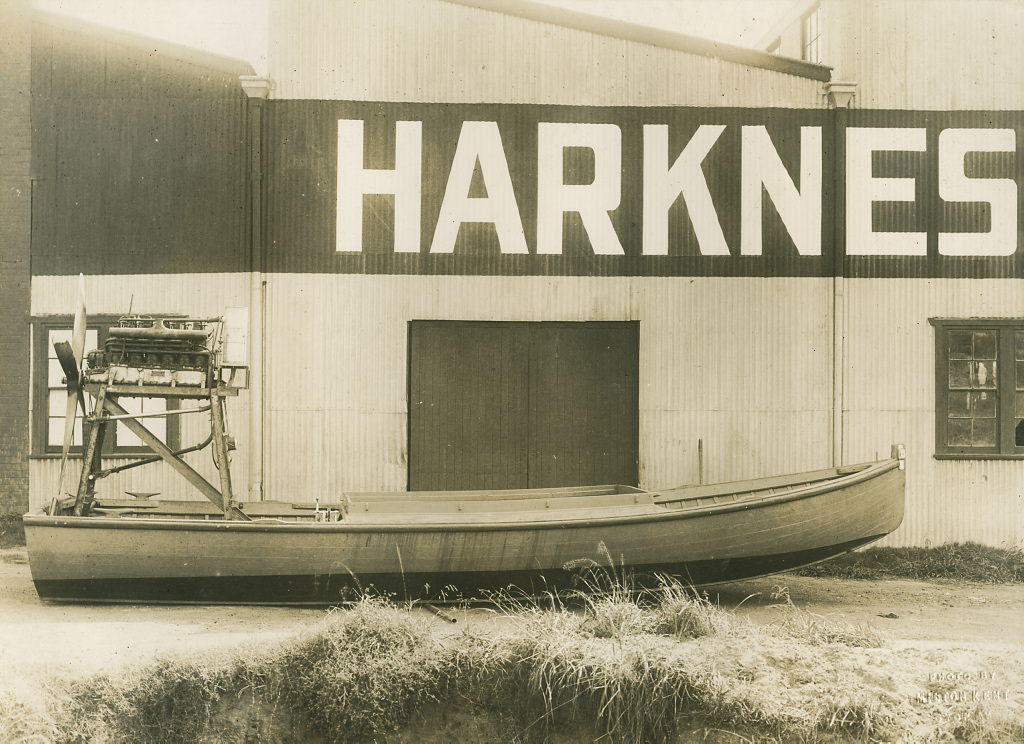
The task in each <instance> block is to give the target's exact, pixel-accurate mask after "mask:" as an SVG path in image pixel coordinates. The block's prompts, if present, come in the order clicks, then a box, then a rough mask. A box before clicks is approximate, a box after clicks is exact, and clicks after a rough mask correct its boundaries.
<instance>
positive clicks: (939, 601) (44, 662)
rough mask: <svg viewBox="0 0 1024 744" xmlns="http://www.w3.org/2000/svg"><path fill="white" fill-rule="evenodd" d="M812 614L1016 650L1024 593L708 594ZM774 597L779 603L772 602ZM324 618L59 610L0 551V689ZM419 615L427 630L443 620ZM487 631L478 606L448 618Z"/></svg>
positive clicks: (838, 584) (790, 580)
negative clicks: (8, 681) (21, 679)
mask: <svg viewBox="0 0 1024 744" xmlns="http://www.w3.org/2000/svg"><path fill="white" fill-rule="evenodd" d="M778 587H784V588H785V589H788V593H789V597H790V599H791V600H792V602H793V603H794V604H795V605H796V606H798V607H800V608H802V609H806V610H809V611H810V612H813V613H816V614H818V615H822V616H824V617H829V618H833V619H840V620H845V621H847V622H851V623H854V624H865V625H869V626H871V627H873V628H875V629H877V630H879V631H881V632H882V634H883V636H884V637H885V638H887V639H888V641H889V643H890V645H892V646H894V647H901V646H915V647H921V648H929V647H937V646H938V647H947V648H964V649H977V650H985V651H995V652H1000V651H1005V652H1006V653H1014V654H1018V653H1021V652H1022V651H1024V586H1019V585H996V586H990V585H985V584H970V583H926V582H920V581H902V580H896V581H854V580H840V579H818V578H807V577H800V576H791V575H779V576H772V577H766V578H761V579H752V580H748V581H743V582H736V583H734V584H725V585H721V586H717V587H709V588H708V593H709V595H710V597H711V599H712V600H717V601H718V602H719V603H720V604H721V606H722V607H724V608H727V609H733V608H738V609H737V610H736V611H737V612H738V613H739V614H741V615H746V616H748V617H750V618H751V619H752V620H754V621H755V622H769V621H771V620H773V619H775V618H776V617H777V616H778V613H779V608H778V606H777V604H778V602H779V599H778V593H777V588H778ZM773 593H775V594H776V597H775V598H773V597H772V595H773ZM323 612H324V611H323V610H318V609H291V608H279V607H234V606H232V607H227V606H157V605H101V604H96V605H60V604H44V603H43V602H41V601H40V600H39V598H38V597H37V596H36V593H35V589H34V588H33V586H32V581H31V577H30V574H29V567H28V561H27V557H26V553H25V549H24V548H6V549H0V682H3V681H4V677H5V676H7V675H14V674H21V673H23V672H32V673H40V672H42V673H48V672H64V673H71V674H85V673H89V672H93V671H98V670H107V669H111V668H116V667H117V666H118V665H121V664H130V663H138V662H143V661H146V660H148V659H150V658H152V657H154V656H156V655H159V654H162V653H167V652H182V651H185V652H187V651H189V650H196V649H203V648H211V647H217V646H227V645H232V644H237V643H242V642H246V641H254V640H262V639H273V638H280V637H285V636H288V635H290V634H293V633H295V632H298V631H300V630H302V629H303V628H305V627H308V626H309V625H311V624H313V623H314V622H315V621H316V620H317V619H318V618H320V617H322V616H323ZM419 612H422V614H423V617H424V621H425V622H443V621H441V620H439V619H438V618H437V617H435V616H434V615H433V614H431V613H429V612H428V611H427V610H419ZM451 614H452V615H453V616H455V617H456V618H457V619H458V622H457V623H456V624H454V625H452V626H451V628H452V630H456V629H458V628H462V627H465V626H466V625H467V624H468V623H492V622H495V615H494V613H493V612H490V611H488V610H486V609H469V610H452V611H451Z"/></svg>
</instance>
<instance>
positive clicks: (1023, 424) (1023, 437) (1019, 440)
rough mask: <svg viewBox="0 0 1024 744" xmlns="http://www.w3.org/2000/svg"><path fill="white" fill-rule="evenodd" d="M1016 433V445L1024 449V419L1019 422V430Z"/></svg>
mask: <svg viewBox="0 0 1024 744" xmlns="http://www.w3.org/2000/svg"><path fill="white" fill-rule="evenodd" d="M1014 431H1015V432H1016V435H1015V436H1014V444H1015V445H1016V446H1018V447H1024V419H1021V420H1019V421H1017V428H1016V429H1014Z"/></svg>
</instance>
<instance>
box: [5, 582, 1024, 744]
mask: <svg viewBox="0 0 1024 744" xmlns="http://www.w3.org/2000/svg"><path fill="white" fill-rule="evenodd" d="M616 581H618V582H619V584H618V586H611V587H606V589H608V590H609V591H606V592H604V593H603V594H599V595H574V596H567V597H556V596H553V595H552V596H549V597H547V598H546V599H545V601H544V602H543V603H542V605H543V608H542V606H541V605H538V604H536V603H534V604H529V603H527V602H526V601H525V600H521V599H520V600H514V601H513V600H512V599H510V598H505V602H506V604H505V606H499V608H498V609H497V610H496V612H498V613H502V614H504V615H506V617H504V618H503V622H502V623H501V629H500V630H489V631H488V630H486V627H487V626H478V627H477V628H476V629H475V630H474V629H472V628H471V629H470V630H468V631H463V632H462V633H461V634H457V635H452V634H451V630H450V626H449V625H448V624H447V623H443V622H442V621H440V620H438V619H437V618H435V617H433V616H431V615H428V614H426V613H414V612H409V611H408V610H407V609H399V608H397V607H395V606H392V605H389V604H387V603H386V602H383V601H381V600H365V601H363V602H361V603H359V604H357V605H355V606H354V607H353V608H351V609H349V610H345V611H335V612H332V613H329V614H328V616H327V617H326V618H325V619H324V621H323V622H322V623H320V624H319V625H318V626H317V627H315V628H312V629H311V630H310V631H309V632H307V633H305V634H304V635H302V636H301V637H298V638H295V639H292V640H290V641H288V642H285V643H283V644H280V645H279V646H278V647H276V648H273V649H253V648H248V649H234V650H231V651H227V652H223V653H218V654H210V653H207V654H203V655H198V656H191V657H188V658H173V659H170V658H169V659H164V660H162V661H159V662H156V663H153V664H150V665H148V666H145V667H142V668H138V669H135V670H132V671H131V672H130V673H126V672H125V671H119V672H118V673H117V675H116V676H109V675H96V676H92V677H89V678H86V679H80V680H63V681H60V680H58V681H49V682H29V681H24V680H23V681H21V682H19V687H17V688H9V689H6V690H3V691H0V731H4V732H6V734H5V736H6V739H5V740H7V741H22V742H29V741H39V742H41V741H65V742H85V741H88V742H94V741H95V742H105V741H107V742H115V741H116V742H202V741H210V742H213V741H217V742H229V741H239V742H241V741H253V742H256V741H316V740H321V741H353V742H356V741H417V740H419V739H420V737H421V736H423V735H424V732H423V731H421V730H418V729H416V728H415V721H416V720H418V719H417V716H419V715H421V714H422V713H423V712H424V711H428V712H429V711H431V710H436V709H437V708H438V707H439V706H440V707H444V708H447V709H460V710H469V711H472V712H473V715H474V716H476V720H481V721H489V722H490V724H489V725H491V729H489V730H490V731H495V730H499V731H501V732H502V735H501V737H500V738H501V739H502V740H505V741H510V742H515V741H518V742H543V741H552V740H558V741H561V742H576V741H591V740H593V739H594V738H597V737H602V738H601V741H605V742H608V743H609V744H612V743H613V742H637V743H639V742H643V743H645V744H646V743H651V744H654V743H657V742H670V741H678V740H680V738H685V739H690V738H693V737H694V736H698V735H702V734H700V732H704V733H708V732H710V734H711V736H712V738H715V737H718V740H733V741H735V740H743V739H745V740H748V741H754V740H756V741H954V740H955V741H971V742H973V741H977V742H981V741H986V742H989V741H994V742H1000V741H1006V742H1010V741H1020V740H1021V739H1022V738H1024V727H1022V724H1021V722H1022V721H1024V706H1022V701H1021V700H1020V699H1019V697H1017V693H1016V692H1014V693H1013V694H1012V695H1011V694H1005V691H1006V690H1010V689H1012V690H1019V689H1020V684H1021V681H1022V680H1024V656H1022V655H1015V656H1014V655H1010V656H1008V657H1005V656H1004V657H1000V658H996V657H995V655H994V654H990V655H987V656H986V655H985V654H982V653H979V652H967V651H962V650H961V651H954V650H944V651H943V650H929V651H922V650H917V649H900V650H893V649H889V648H886V647H885V645H884V643H882V641H881V639H880V638H878V636H877V634H873V633H872V632H871V631H870V630H869V629H865V628H855V627H851V626H849V625H846V624H841V623H835V622H834V621H832V620H830V619H828V618H824V617H820V616H816V615H812V614H811V613H808V612H806V611H803V610H800V609H798V608H795V607H793V606H792V603H790V602H787V601H786V593H785V591H784V590H781V589H780V590H779V592H778V593H777V598H778V599H779V601H780V604H779V618H778V620H777V621H776V622H772V623H769V624H767V625H763V626H756V625H754V624H752V623H751V622H749V621H747V620H746V619H743V618H739V617H737V616H735V615H733V614H731V613H728V612H725V611H722V610H721V609H719V608H718V607H715V606H714V605H712V604H711V603H710V602H708V600H707V599H706V598H704V597H700V596H698V595H695V594H694V593H693V592H692V591H690V590H688V589H687V588H686V587H682V586H679V585H678V584H675V583H672V582H670V581H662V583H661V584H660V585H659V586H658V588H657V589H655V590H652V591H649V592H646V593H639V594H638V593H637V592H635V591H633V588H632V586H630V585H629V583H628V582H625V583H624V582H623V578H622V577H619V578H618V579H617V580H616ZM951 669H952V670H959V671H961V672H964V673H965V674H967V675H968V677H967V679H968V681H967V682H965V681H964V680H963V679H961V680H960V681H959V682H951V681H950V680H949V679H948V678H947V677H944V676H943V674H942V672H946V671H949V670H951ZM994 669H998V670H999V672H1000V673H999V675H995V676H993V675H992V674H991V670H994ZM986 670H989V674H988V676H986ZM1001 691H1003V692H1002V694H1000V693H1001ZM977 696H980V697H981V699H982V702H978V701H977V700H975V699H974V698H975V697H977ZM260 716H262V717H263V720H262V721H260V720H257V719H258V718H259V717H260ZM268 717H269V718H271V719H274V720H276V721H278V724H279V725H277V726H276V727H275V726H274V725H270V724H268V721H267V720H266V719H267V718H268ZM281 721H285V722H287V726H282V725H280V722H281ZM410 722H412V723H410ZM271 723H272V722H271ZM410 727H412V728H410ZM736 737H740V739H737V738H736ZM473 740H476V741H482V740H486V739H485V738H483V737H482V736H481V737H480V738H477V739H473Z"/></svg>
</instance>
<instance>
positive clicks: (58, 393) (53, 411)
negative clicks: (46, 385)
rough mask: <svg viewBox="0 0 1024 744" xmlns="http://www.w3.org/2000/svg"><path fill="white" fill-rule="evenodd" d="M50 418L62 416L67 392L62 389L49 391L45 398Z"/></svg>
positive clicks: (65, 405) (66, 403)
mask: <svg viewBox="0 0 1024 744" xmlns="http://www.w3.org/2000/svg"><path fill="white" fill-rule="evenodd" d="M47 397H48V398H49V407H50V415H51V416H63V415H64V411H65V409H66V408H67V405H68V391H67V390H64V389H58V390H51V391H50V392H49V394H48V396H47Z"/></svg>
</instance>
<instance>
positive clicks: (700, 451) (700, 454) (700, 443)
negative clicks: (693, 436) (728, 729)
mask: <svg viewBox="0 0 1024 744" xmlns="http://www.w3.org/2000/svg"><path fill="white" fill-rule="evenodd" d="M697 485H700V486H703V485H704V440H703V439H698V440H697Z"/></svg>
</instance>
